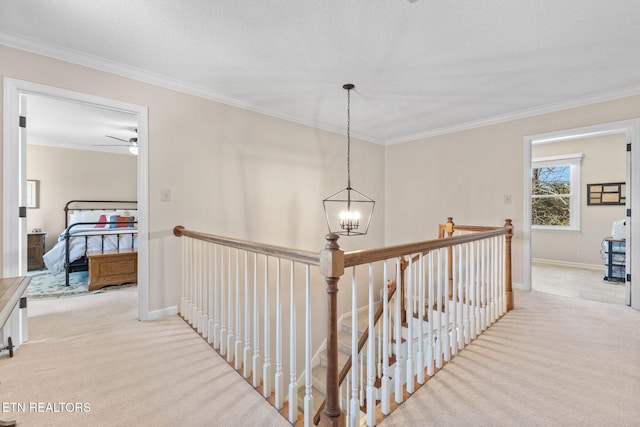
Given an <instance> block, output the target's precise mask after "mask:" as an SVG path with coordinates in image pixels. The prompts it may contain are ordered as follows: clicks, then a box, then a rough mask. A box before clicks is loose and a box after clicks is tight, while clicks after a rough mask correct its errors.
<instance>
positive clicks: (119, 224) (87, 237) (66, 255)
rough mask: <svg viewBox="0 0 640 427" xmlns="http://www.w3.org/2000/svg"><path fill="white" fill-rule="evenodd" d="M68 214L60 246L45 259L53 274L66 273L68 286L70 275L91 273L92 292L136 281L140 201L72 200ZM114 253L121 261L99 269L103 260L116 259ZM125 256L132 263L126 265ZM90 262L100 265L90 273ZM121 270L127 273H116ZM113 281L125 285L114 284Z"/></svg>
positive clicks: (58, 243) (56, 246)
mask: <svg viewBox="0 0 640 427" xmlns="http://www.w3.org/2000/svg"><path fill="white" fill-rule="evenodd" d="M64 215H65V229H64V231H63V232H62V233H60V236H59V237H58V241H57V243H56V245H55V246H54V247H53V248H51V250H49V251H48V252H47V253H46V254H45V255H44V256H43V260H44V263H45V266H46V267H47V269H48V270H49V272H50V273H51V274H58V273H61V272H63V271H64V272H65V285H66V286H69V274H70V273H72V272H76V271H87V270H89V276H90V279H89V282H90V283H89V289H90V290H95V289H97V288H99V287H102V286H107V285H109V284H122V283H126V282H131V281H135V280H131V279H132V278H134V277H135V275H136V274H137V262H136V261H137V247H138V228H137V224H138V221H137V220H138V211H137V202H135V201H117V200H115V201H114V200H106V201H105V200H71V201H69V202H67V204H66V205H65V207H64ZM114 254H119V255H118V257H119V262H117V263H114V262H112V263H110V264H109V265H108V266H107V267H99V268H98V266H100V265H102V264H98V261H99V260H100V259H102V260H108V259H115V258H114ZM127 254H128V255H127ZM123 257H125V258H127V260H128V262H126V263H123V262H122V260H123V259H122V258H123ZM134 258H135V259H134ZM90 259H93V260H94V265H96V268H94V271H91V270H90ZM132 260H133V262H132ZM132 267H133V268H135V273H136V274H134V272H133V270H132ZM118 268H120V269H123V268H125V269H127V271H126V272H125V271H122V272H118V271H114V269H116V270H117V269H118ZM99 270H103V276H105V277H100V273H101V272H100V271H99ZM107 272H108V273H107ZM118 273H121V274H118ZM106 275H109V276H110V277H106ZM123 280H124V281H123ZM113 281H115V282H122V283H110V282H113ZM91 282H93V286H92V283H91Z"/></svg>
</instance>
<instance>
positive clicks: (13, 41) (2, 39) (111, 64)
mask: <svg viewBox="0 0 640 427" xmlns="http://www.w3.org/2000/svg"><path fill="white" fill-rule="evenodd" d="M0 45H5V46H7V47H11V48H14V49H18V50H23V51H26V52H29V53H33V54H36V55H41V56H45V57H48V58H52V59H56V60H59V61H65V62H69V63H71V64H75V65H80V66H83V67H87V68H91V69H94V70H97V71H103V72H106V73H109V74H114V75H117V76H120V77H125V78H128V79H131V80H136V81H139V82H142V83H148V84H151V85H154V86H158V87H162V88H165V89H170V90H174V91H176V92H180V93H184V94H187V95H192V96H196V97H198V98H203V99H208V100H210V101H214V102H218V103H221V104H225V105H229V106H232V107H236V108H239V109H242V110H247V111H252V112H254V113H259V114H263V115H266V116H269V117H274V118H277V119H282V120H286V121H289V122H293V123H298V124H301V125H305V126H309V127H312V128H314V129H321V130H325V131H328V132H332V133H338V134H344V132H345V131H344V129H342V128H340V127H336V126H332V125H329V124H327V123H320V122H314V121H310V120H304V119H301V118H300V117H294V116H290V115H286V114H282V113H277V112H274V111H271V110H267V109H264V108H261V107H258V106H256V105H253V104H251V103H249V102H246V101H243V100H240V99H237V98H233V97H231V96H228V95H225V94H221V93H218V92H214V91H212V90H209V89H206V88H203V87H201V86H197V85H192V84H188V83H185V82H182V81H180V80H176V79H172V78H169V77H166V76H162V75H160V74H156V73H153V72H150V71H147V70H143V69H140V68H136V67H131V66H129V65H125V64H122V63H119V62H115V61H109V60H107V59H104V58H101V57H98V56H95V55H90V54H87V53H84V52H79V51H77V50H73V49H68V48H65V47H62V46H58V45H53V44H48V43H43V42H41V41H38V40H33V39H29V38H25V37H22V36H17V35H15V34H12V33H8V32H4V31H0ZM352 136H353V137H355V138H357V139H361V140H364V141H367V142H373V143H377V144H384V141H382V140H379V139H377V138H373V137H371V136H370V135H366V134H359V133H357V132H355V133H353V132H352Z"/></svg>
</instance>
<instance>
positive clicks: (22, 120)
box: [18, 116, 27, 128]
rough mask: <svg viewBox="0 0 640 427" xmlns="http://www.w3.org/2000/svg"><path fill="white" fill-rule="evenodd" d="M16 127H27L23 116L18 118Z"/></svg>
mask: <svg viewBox="0 0 640 427" xmlns="http://www.w3.org/2000/svg"><path fill="white" fill-rule="evenodd" d="M18 126H20V127H21V128H26V127H27V118H26V117H25V116H20V120H19V123H18Z"/></svg>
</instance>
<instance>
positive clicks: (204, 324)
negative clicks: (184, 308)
mask: <svg viewBox="0 0 640 427" xmlns="http://www.w3.org/2000/svg"><path fill="white" fill-rule="evenodd" d="M207 246H208V245H207V242H205V241H202V242H201V245H200V265H201V267H200V277H201V278H200V283H201V286H202V315H201V317H200V326H201V328H202V331H201V333H202V337H203V338H204V339H206V340H208V338H209V314H208V313H209V283H208V282H207V267H208V264H207Z"/></svg>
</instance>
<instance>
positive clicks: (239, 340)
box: [233, 249, 242, 370]
mask: <svg viewBox="0 0 640 427" xmlns="http://www.w3.org/2000/svg"><path fill="white" fill-rule="evenodd" d="M235 312H236V347H235V349H234V352H233V354H234V355H235V360H234V365H233V367H234V369H235V370H238V369H240V366H241V364H242V358H241V356H242V336H241V334H242V327H241V325H240V250H238V249H236V308H235Z"/></svg>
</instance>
